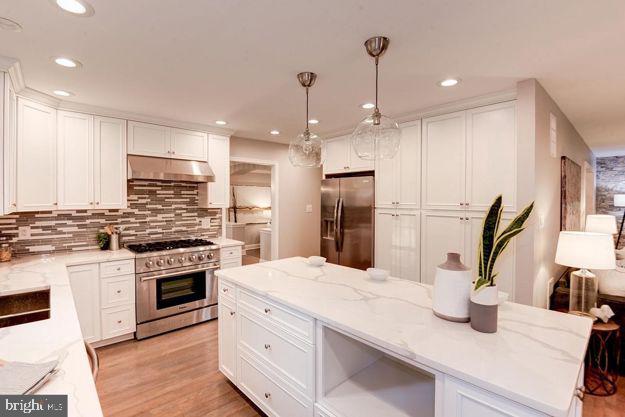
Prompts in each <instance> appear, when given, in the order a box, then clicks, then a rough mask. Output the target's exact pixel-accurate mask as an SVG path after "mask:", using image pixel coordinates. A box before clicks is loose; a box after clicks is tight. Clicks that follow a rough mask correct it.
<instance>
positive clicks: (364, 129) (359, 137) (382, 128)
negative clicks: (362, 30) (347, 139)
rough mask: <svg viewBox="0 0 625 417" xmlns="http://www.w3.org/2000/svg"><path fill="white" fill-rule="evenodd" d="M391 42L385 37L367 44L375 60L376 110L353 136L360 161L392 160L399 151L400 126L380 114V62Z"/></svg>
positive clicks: (357, 128) (363, 121)
mask: <svg viewBox="0 0 625 417" xmlns="http://www.w3.org/2000/svg"><path fill="white" fill-rule="evenodd" d="M389 42H390V41H389V39H388V38H385V37H384V36H375V37H373V38H369V39H367V41H366V42H365V48H366V49H367V53H368V54H369V56H371V57H373V58H374V59H375V108H374V110H373V114H371V116H367V117H366V118H364V119H363V120H362V121H361V122H360V123H359V124H358V126H356V129H355V130H354V132H353V133H352V136H351V143H352V147H353V148H354V152H356V154H357V155H358V157H359V158H360V159H366V160H374V159H376V158H378V159H391V158H393V157H394V156H395V154H396V153H397V151H398V150H399V141H400V135H401V132H400V130H399V125H398V124H397V122H396V121H395V120H393V119H391V118H389V117H386V116H384V115H383V114H382V113H380V109H379V108H378V62H379V60H380V57H381V56H382V55H384V52H386V50H387V49H388V45H389Z"/></svg>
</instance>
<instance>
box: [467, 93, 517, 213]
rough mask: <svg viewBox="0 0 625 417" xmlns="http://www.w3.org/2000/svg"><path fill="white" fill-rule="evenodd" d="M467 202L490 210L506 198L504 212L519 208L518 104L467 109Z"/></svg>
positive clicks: (471, 207)
mask: <svg viewBox="0 0 625 417" xmlns="http://www.w3.org/2000/svg"><path fill="white" fill-rule="evenodd" d="M466 121H467V167H466V169H467V171H466V175H467V178H466V186H467V190H466V202H467V203H468V205H467V208H469V209H471V210H483V211H485V210H487V209H488V208H489V207H490V205H491V204H492V202H493V200H494V199H495V197H496V196H497V195H499V194H501V195H502V196H503V205H504V210H506V211H514V210H515V209H516V204H515V201H516V181H517V178H516V159H517V153H516V148H517V140H516V137H517V136H516V102H506V103H500V104H495V105H492V106H485V107H478V108H476V109H472V110H467V112H466Z"/></svg>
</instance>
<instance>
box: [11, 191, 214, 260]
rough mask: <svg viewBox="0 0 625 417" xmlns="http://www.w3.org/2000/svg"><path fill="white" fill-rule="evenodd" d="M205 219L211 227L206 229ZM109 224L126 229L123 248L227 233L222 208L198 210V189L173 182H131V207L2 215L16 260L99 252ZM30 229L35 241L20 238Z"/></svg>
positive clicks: (129, 205) (129, 203)
mask: <svg viewBox="0 0 625 417" xmlns="http://www.w3.org/2000/svg"><path fill="white" fill-rule="evenodd" d="M202 219H208V221H209V224H210V226H209V227H202ZM108 224H114V225H120V226H123V227H124V231H123V232H122V244H126V243H130V242H144V241H155V240H167V239H183V238H191V237H198V238H208V239H209V238H216V237H218V236H220V235H221V210H220V209H202V208H199V207H198V186H197V184H194V183H185V182H169V181H144V180H130V181H128V208H127V209H121V210H59V211H42V212H29V213H18V214H12V215H7V216H0V243H10V245H11V247H12V248H13V255H14V256H16V257H19V256H25V255H32V254H35V253H52V252H68V251H76V250H86V249H97V248H98V246H97V241H96V233H97V232H99V231H101V230H103V228H104V227H105V226H106V225H108ZM22 226H29V227H30V232H31V237H30V238H19V237H18V236H19V228H20V227H22Z"/></svg>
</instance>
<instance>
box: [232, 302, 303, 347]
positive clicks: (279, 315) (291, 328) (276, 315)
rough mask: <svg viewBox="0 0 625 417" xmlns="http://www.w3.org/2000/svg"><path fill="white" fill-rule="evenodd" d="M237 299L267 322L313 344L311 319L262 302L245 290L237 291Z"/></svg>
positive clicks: (276, 305)
mask: <svg viewBox="0 0 625 417" xmlns="http://www.w3.org/2000/svg"><path fill="white" fill-rule="evenodd" d="M238 297H239V303H240V304H241V305H244V306H246V307H248V308H249V309H250V310H251V311H253V312H254V313H256V314H258V315H259V316H261V317H263V318H264V319H265V320H267V322H269V323H271V324H274V325H276V326H278V327H280V328H282V329H284V330H285V331H286V332H287V333H290V334H292V335H295V336H297V337H300V338H302V339H303V340H305V341H307V342H309V343H312V344H314V327H315V325H314V322H313V319H312V318H310V317H308V316H304V315H302V314H300V313H296V312H294V311H292V310H291V309H289V308H288V307H284V306H280V305H278V304H276V303H274V302H271V301H267V300H264V299H262V298H260V297H258V296H256V295H254V294H252V293H250V292H248V291H246V290H239V293H238Z"/></svg>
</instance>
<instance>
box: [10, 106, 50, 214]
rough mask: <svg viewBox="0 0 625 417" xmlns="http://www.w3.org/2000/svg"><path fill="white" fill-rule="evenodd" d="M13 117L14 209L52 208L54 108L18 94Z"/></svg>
mask: <svg viewBox="0 0 625 417" xmlns="http://www.w3.org/2000/svg"><path fill="white" fill-rule="evenodd" d="M17 120H18V126H17V209H18V211H37V210H54V209H56V208H57V193H56V151H57V150H56V110H55V109H53V108H51V107H48V106H46V105H44V104H39V103H36V102H33V101H30V100H26V99H23V98H21V97H20V98H18V101H17Z"/></svg>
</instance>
